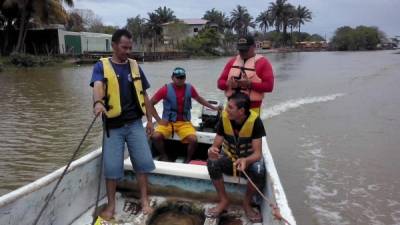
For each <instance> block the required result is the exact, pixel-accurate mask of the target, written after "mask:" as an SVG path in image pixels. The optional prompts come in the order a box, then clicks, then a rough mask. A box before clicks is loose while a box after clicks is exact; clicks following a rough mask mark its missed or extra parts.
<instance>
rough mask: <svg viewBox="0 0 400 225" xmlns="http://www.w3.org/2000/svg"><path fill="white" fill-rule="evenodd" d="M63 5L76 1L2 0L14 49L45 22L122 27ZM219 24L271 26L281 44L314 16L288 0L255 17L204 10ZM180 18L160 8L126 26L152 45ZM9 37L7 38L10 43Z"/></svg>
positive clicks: (232, 28)
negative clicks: (14, 33) (30, 30)
mask: <svg viewBox="0 0 400 225" xmlns="http://www.w3.org/2000/svg"><path fill="white" fill-rule="evenodd" d="M63 4H66V5H68V6H70V7H72V6H73V0H0V29H3V30H4V31H5V33H6V34H7V31H11V30H14V31H15V30H17V31H18V40H17V41H16V44H15V46H13V49H12V50H13V51H16V52H23V51H24V41H25V38H26V33H27V30H28V28H33V27H41V26H44V25H46V24H63V25H65V27H66V29H67V30H70V31H77V32H79V31H89V32H101V33H112V32H113V31H115V29H118V28H119V27H116V26H107V25H104V24H103V23H102V21H101V19H100V17H99V16H97V15H96V14H95V13H94V12H93V11H91V10H87V9H73V10H71V11H69V12H67V11H66V10H65V8H64V7H63ZM202 18H203V19H206V20H208V21H209V23H211V24H215V25H216V26H217V31H218V32H219V33H221V34H224V35H226V36H228V37H229V36H232V35H243V34H247V33H248V32H249V30H250V29H254V30H257V28H259V29H261V30H262V31H263V32H264V33H265V32H266V31H267V30H268V29H270V28H274V30H275V31H276V32H277V33H279V34H280V41H281V43H282V44H285V43H287V40H288V37H289V36H288V34H287V31H288V28H289V29H290V30H291V31H292V30H293V29H294V28H298V30H299V31H300V28H301V26H302V25H304V24H305V23H306V22H309V21H311V19H312V16H311V12H310V10H309V9H307V8H306V7H305V6H300V5H299V6H297V7H295V6H293V5H291V4H290V3H288V2H287V0H276V1H275V2H271V3H270V5H269V7H268V8H267V9H266V10H264V11H263V12H261V13H260V15H258V16H257V17H256V18H253V17H252V16H251V15H250V13H249V12H248V10H247V8H246V7H245V6H241V5H237V7H236V8H234V9H233V10H232V11H231V12H230V13H229V15H227V14H225V13H224V12H222V11H219V10H217V9H215V8H213V9H210V10H208V11H206V12H205V14H204V15H203V17H202ZM174 21H178V19H177V17H176V16H175V12H174V11H173V10H172V9H170V8H167V7H165V6H164V7H159V8H157V9H155V10H154V11H153V12H149V13H147V18H143V17H141V16H140V15H137V16H136V17H132V18H128V19H127V22H126V25H125V26H124V27H125V28H127V29H129V30H130V31H131V32H132V33H133V34H134V36H135V37H138V40H139V41H141V42H143V41H144V40H145V39H146V40H151V43H152V47H154V48H156V47H157V45H159V44H161V43H162V41H163V40H162V24H164V23H168V22H174ZM9 42H10V40H7V38H5V40H4V43H3V46H2V47H3V48H4V45H6V46H7V44H8V43H9Z"/></svg>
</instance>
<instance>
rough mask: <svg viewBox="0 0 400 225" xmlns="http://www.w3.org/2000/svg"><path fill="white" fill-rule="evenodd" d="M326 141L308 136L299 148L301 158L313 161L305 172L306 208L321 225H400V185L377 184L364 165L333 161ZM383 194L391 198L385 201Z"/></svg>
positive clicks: (340, 159)
mask: <svg viewBox="0 0 400 225" xmlns="http://www.w3.org/2000/svg"><path fill="white" fill-rule="evenodd" d="M322 139H323V137H320V136H318V135H304V136H303V137H301V138H299V144H298V146H299V149H300V151H299V156H298V157H299V158H302V159H304V160H307V161H309V163H308V165H309V166H307V167H306V168H304V170H305V172H306V177H305V179H306V180H307V184H306V185H305V187H304V192H305V193H306V195H307V200H306V201H305V204H306V205H307V206H308V207H310V208H311V209H312V211H313V213H314V214H315V218H316V220H317V221H318V224H372V225H383V224H388V225H389V224H390V225H400V202H398V201H396V200H394V198H396V195H397V194H398V192H397V188H396V186H397V185H398V184H396V183H397V182H394V183H393V184H388V183H376V181H375V180H370V179H368V177H367V176H366V174H363V173H362V172H361V173H360V172H359V170H358V168H359V167H360V166H364V165H360V164H363V162H362V161H361V162H360V161H359V160H349V159H345V158H332V156H331V154H330V153H329V152H328V151H329V148H328V147H327V145H328V144H327V143H324V142H323V141H322ZM332 165H333V167H331V166H332ZM337 167H340V168H341V170H337V169H336V168H337ZM343 171H347V172H346V173H344V172H343ZM381 193H390V194H388V196H387V199H382V198H381V196H382V195H381ZM390 198H392V199H390Z"/></svg>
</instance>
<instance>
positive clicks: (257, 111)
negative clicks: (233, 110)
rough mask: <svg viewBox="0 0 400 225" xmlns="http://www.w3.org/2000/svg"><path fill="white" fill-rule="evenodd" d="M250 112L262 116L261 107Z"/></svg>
mask: <svg viewBox="0 0 400 225" xmlns="http://www.w3.org/2000/svg"><path fill="white" fill-rule="evenodd" d="M250 111H253V112H255V113H257V115H258V116H260V113H261V107H257V108H251V109H250Z"/></svg>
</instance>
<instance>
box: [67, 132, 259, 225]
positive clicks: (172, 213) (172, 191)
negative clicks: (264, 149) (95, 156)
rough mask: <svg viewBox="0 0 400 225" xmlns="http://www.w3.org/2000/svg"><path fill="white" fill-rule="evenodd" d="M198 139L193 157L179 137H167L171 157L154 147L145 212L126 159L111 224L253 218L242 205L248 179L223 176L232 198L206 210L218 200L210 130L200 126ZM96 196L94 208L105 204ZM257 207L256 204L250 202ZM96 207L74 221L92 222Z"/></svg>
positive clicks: (213, 223) (179, 224) (210, 223)
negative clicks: (222, 208)
mask: <svg viewBox="0 0 400 225" xmlns="http://www.w3.org/2000/svg"><path fill="white" fill-rule="evenodd" d="M198 133H199V134H198V135H199V137H200V138H199V140H198V141H199V144H198V148H197V151H196V154H195V155H194V157H193V160H192V161H191V163H189V164H184V163H182V162H183V160H184V158H185V156H186V147H187V145H186V144H183V143H181V141H180V140H179V139H178V137H173V138H171V139H169V140H166V145H165V147H166V150H167V153H168V156H169V159H170V162H162V161H158V160H157V158H158V153H157V152H156V151H155V149H154V148H152V151H153V155H154V157H155V164H156V170H155V171H154V172H153V173H152V174H151V175H149V178H148V179H149V194H150V202H151V203H150V205H151V207H152V208H153V209H154V211H153V212H152V213H150V214H148V215H145V214H143V212H142V211H141V204H140V200H139V190H138V188H137V183H136V177H135V173H134V171H133V169H132V166H131V162H130V160H129V158H128V159H126V160H125V162H124V164H125V165H124V168H125V176H124V178H123V179H122V180H121V181H119V182H118V186H117V207H116V214H115V216H114V219H113V220H112V221H111V222H112V223H110V224H121V225H161V224H164V225H168V224H171V225H200V224H201V225H203V224H204V225H206V224H207V225H218V224H221V225H225V224H235V225H239V224H243V225H244V224H252V223H250V221H249V220H248V219H247V217H246V216H245V214H244V211H243V210H242V207H241V200H242V199H243V195H244V191H245V184H246V180H245V179H244V178H240V179H239V178H237V177H231V176H226V177H225V181H226V189H227V192H228V195H229V197H230V199H231V204H230V206H229V208H228V209H227V210H226V212H224V213H223V214H222V215H221V216H220V217H218V218H209V217H206V216H205V212H206V211H207V210H208V209H209V208H212V207H214V206H215V205H216V203H217V200H218V198H217V195H216V192H215V189H214V187H213V185H212V183H211V180H210V179H209V177H208V171H207V168H206V166H205V165H206V160H207V150H208V148H209V147H210V145H211V143H212V140H213V136H214V135H215V134H214V133H209V132H201V131H198ZM106 202H107V201H106V198H103V199H102V200H101V201H100V204H99V207H98V209H97V212H100V211H101V210H102V208H104V207H105V205H106ZM254 207H256V208H257V210H260V209H259V207H258V206H257V205H254ZM93 212H94V208H91V209H89V210H88V211H87V212H85V213H84V214H83V215H82V216H81V217H80V218H79V219H77V220H76V221H75V222H74V223H73V224H72V225H78V224H80V225H81V224H91V221H92V219H93V218H94V217H93V216H95V217H96V215H94V214H93Z"/></svg>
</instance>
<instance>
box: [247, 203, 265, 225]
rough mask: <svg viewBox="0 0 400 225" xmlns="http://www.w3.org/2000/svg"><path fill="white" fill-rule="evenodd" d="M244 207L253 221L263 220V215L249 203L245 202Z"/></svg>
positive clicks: (259, 221)
mask: <svg viewBox="0 0 400 225" xmlns="http://www.w3.org/2000/svg"><path fill="white" fill-rule="evenodd" d="M243 209H244V212H245V213H246V216H247V218H248V219H249V220H250V222H252V223H261V222H262V217H261V214H260V213H259V212H258V211H256V210H254V209H253V207H251V205H249V204H243Z"/></svg>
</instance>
